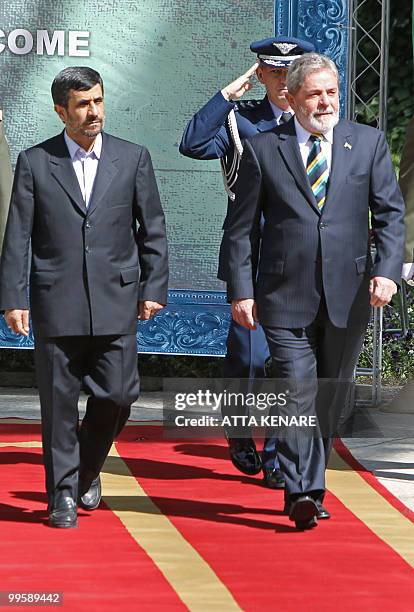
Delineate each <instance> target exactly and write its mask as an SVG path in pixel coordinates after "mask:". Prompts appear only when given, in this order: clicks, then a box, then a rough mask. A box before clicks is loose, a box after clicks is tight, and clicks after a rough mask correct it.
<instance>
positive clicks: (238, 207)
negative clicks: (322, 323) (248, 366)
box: [222, 119, 404, 328]
mask: <svg viewBox="0 0 414 612" xmlns="http://www.w3.org/2000/svg"><path fill="white" fill-rule="evenodd" d="M369 211H371V216H372V219H371V223H372V227H373V231H374V236H375V245H376V256H375V262H372V260H371V255H370V248H369V239H368V232H369ZM262 215H263V217H264V229H263V234H262V240H261V242H260V218H261V216H262ZM403 215H404V203H403V200H402V197H401V193H400V190H399V188H398V184H397V181H396V178H395V173H394V169H393V166H392V161H391V157H390V154H389V151H388V147H387V144H386V141H385V137H384V135H383V134H382V133H381V132H379V131H378V130H375V129H373V128H370V127H367V126H364V125H358V124H355V123H352V122H350V121H345V120H341V121H340V122H339V123H338V125H337V126H336V127H335V129H334V140H333V150H332V167H331V171H330V178H329V187H328V192H327V198H326V202H325V206H324V208H323V210H322V213H321V212H320V211H319V210H318V208H317V205H316V201H315V198H314V196H313V193H312V190H311V187H310V183H309V180H308V177H307V175H306V171H305V168H304V164H303V161H302V158H301V156H300V151H299V145H298V141H297V137H296V131H295V124H294V120H293V119H292V120H291V121H290V122H289V123H287V124H286V125H283V126H279V127H278V128H276V129H275V130H273V131H272V132H267V133H266V134H260V135H258V136H255V137H253V138H252V139H249V140H248V141H246V142H245V147H244V153H243V157H242V162H241V166H240V172H239V178H238V181H237V185H236V202H235V207H234V211H233V214H232V216H231V219H230V222H229V227H228V230H227V231H226V232H225V239H224V243H223V245H222V250H224V256H225V258H226V259H227V261H228V266H229V274H230V276H229V278H228V297H229V299H230V300H233V299H243V298H255V299H256V301H257V306H258V314H259V321H260V323H261V324H263V325H269V326H278V327H287V328H297V327H305V326H307V325H309V324H310V323H311V322H312V321H313V320H314V318H315V316H316V314H317V311H318V308H319V304H320V299H321V295H322V294H323V292H324V294H325V298H326V304H327V309H328V314H329V317H330V320H331V321H332V323H333V324H334V325H335V326H337V327H342V328H343V327H347V326H349V325H353V324H361V323H362V322H365V321H366V320H367V319H368V315H369V292H368V285H369V280H370V278H371V277H372V276H384V277H387V278H390V279H392V280H394V281H395V282H396V283H399V281H400V278H401V265H402V259H403V248H404V223H403ZM256 270H258V272H257V276H256Z"/></svg>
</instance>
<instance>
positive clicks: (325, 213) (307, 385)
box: [222, 53, 404, 529]
mask: <svg viewBox="0 0 414 612" xmlns="http://www.w3.org/2000/svg"><path fill="white" fill-rule="evenodd" d="M287 86H288V91H289V93H288V94H287V98H288V100H289V102H290V105H291V106H292V108H293V109H294V111H295V116H294V118H293V119H292V120H291V121H289V122H288V123H287V124H286V125H283V126H279V127H277V128H275V129H274V130H272V131H271V132H267V133H266V134H260V135H258V136H255V137H253V138H251V139H248V140H247V141H246V142H245V145H244V152H243V157H242V161H241V165H240V172H239V178H238V181H237V185H236V199H235V206H234V209H233V212H232V215H231V218H230V220H229V223H228V227H227V231H226V237H225V242H224V243H223V245H222V249H223V250H224V254H225V257H226V258H227V259H228V266H229V276H228V285H227V288H228V297H229V300H231V303H232V314H233V317H234V319H235V320H236V321H237V322H238V323H239V324H240V325H243V326H245V327H246V328H248V329H254V327H255V325H256V321H259V322H260V324H261V325H262V326H263V329H264V331H265V334H266V338H267V341H268V343H269V350H270V354H271V356H272V360H273V373H274V375H275V377H277V378H282V379H287V384H288V389H289V390H290V391H291V395H290V399H289V401H288V402H287V405H286V408H285V409H284V410H283V409H281V410H283V412H284V413H285V414H286V415H295V416H301V415H302V416H306V417H307V419H308V420H307V421H305V422H304V423H305V424H306V423H308V424H309V425H310V424H311V419H310V418H309V417H311V416H312V417H313V418H314V417H315V415H316V414H318V415H319V423H320V427H321V432H319V431H318V428H314V429H313V430H312V429H311V428H310V427H308V428H307V429H306V427H305V425H304V426H303V427H302V428H301V427H296V428H295V427H294V426H292V427H290V428H289V427H286V429H285V430H284V431H283V432H281V433H279V435H278V455H279V462H280V465H281V469H282V471H283V473H284V476H285V481H286V489H285V492H286V497H285V499H286V511H288V512H289V516H290V518H291V519H292V520H293V521H295V523H296V525H297V526H298V527H299V528H305V529H306V528H310V527H313V526H315V525H316V524H317V521H316V517H317V516H318V513H319V509H320V507H321V504H322V500H323V496H324V491H325V474H324V472H325V461H327V459H328V456H329V451H330V448H331V443H332V436H333V435H334V433H335V427H336V424H337V420H338V415H339V414H340V411H341V408H342V405H343V402H344V400H345V399H346V394H347V390H348V384H344V383H347V381H351V379H352V373H353V370H354V366H355V364H356V361H357V358H358V354H359V351H360V348H361V344H362V340H363V336H364V331H365V329H366V325H367V322H368V319H369V315H370V304H371V305H372V306H383V305H384V304H387V303H388V302H389V301H390V299H391V297H392V295H393V294H394V293H395V291H396V289H397V283H398V282H399V280H400V278H401V266H402V261H403V248H404V223H403V215H404V203H403V201H402V198H401V193H400V191H399V188H398V185H397V182H396V178H395V173H394V169H393V166H392V161H391V157H390V154H389V151H388V147H387V144H386V141H385V137H384V135H383V134H382V133H381V132H380V131H378V130H375V129H373V128H370V127H367V126H363V125H357V124H355V123H352V122H350V121H345V120H339V118H338V112H339V96H338V73H337V70H336V67H335V65H334V64H333V62H332V61H331V60H329V59H328V58H327V57H324V56H322V55H319V54H316V53H310V54H306V55H303V56H302V57H301V58H298V59H296V60H295V61H294V62H293V63H292V64H291V66H290V68H289V71H288V76H287ZM370 211H371V224H372V229H373V232H374V237H375V246H376V255H375V261H374V262H372V260H371V254H370V246H369V212H370ZM262 217H263V218H264V227H263V231H261V228H260V225H261V218H262ZM318 379H325V381H327V382H328V384H327V385H326V386H325V385H323V384H321V385H320V386H319V389H318V384H317V380H318ZM320 382H321V383H323V382H324V381H323V380H321V381H320ZM318 391H319V395H318V397H317V393H318ZM327 424H328V426H327ZM312 431H314V433H313V435H310V434H311V432H312ZM322 438H325V439H324V440H323V439H322ZM325 518H326V517H325Z"/></svg>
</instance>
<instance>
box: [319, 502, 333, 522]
mask: <svg viewBox="0 0 414 612" xmlns="http://www.w3.org/2000/svg"><path fill="white" fill-rule="evenodd" d="M316 505H317V506H318V514H317V518H318V519H330V518H331V514H330V512H328V510H327V509H326V508H325V507H324V506H323V505H322V502H321V501H320V500H319V499H317V500H316Z"/></svg>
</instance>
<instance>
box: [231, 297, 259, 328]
mask: <svg viewBox="0 0 414 612" xmlns="http://www.w3.org/2000/svg"><path fill="white" fill-rule="evenodd" d="M231 316H232V317H233V319H234V320H235V321H236V323H238V324H239V325H241V326H242V327H247V329H256V324H255V322H256V321H257V314H256V302H255V301H254V300H252V299H247V300H233V301H232V303H231Z"/></svg>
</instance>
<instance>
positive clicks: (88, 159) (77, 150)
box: [64, 130, 102, 207]
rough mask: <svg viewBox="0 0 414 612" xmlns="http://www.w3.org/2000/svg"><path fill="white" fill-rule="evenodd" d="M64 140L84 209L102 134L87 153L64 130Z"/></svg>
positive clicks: (89, 196)
mask: <svg viewBox="0 0 414 612" xmlns="http://www.w3.org/2000/svg"><path fill="white" fill-rule="evenodd" d="M64 139H65V142H66V146H67V147H68V151H69V155H70V158H71V160H72V164H73V169H74V171H75V174H76V178H77V179H78V183H79V187H80V190H81V192H82V196H83V199H84V200H85V204H86V207H88V204H89V200H90V198H91V194H92V189H93V184H94V182H95V177H96V173H97V171H98V163H99V160H100V157H101V152H102V134H98V135H97V137H96V139H95V142H94V145H93V149H92V150H91V151H89V153H87V152H86V151H85V149H83V148H82V147H80V146H79V145H78V144H77V143H76V142H75V141H74V140H72V138H70V137H69V136H68V135H67V133H66V130H65V132H64Z"/></svg>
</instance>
